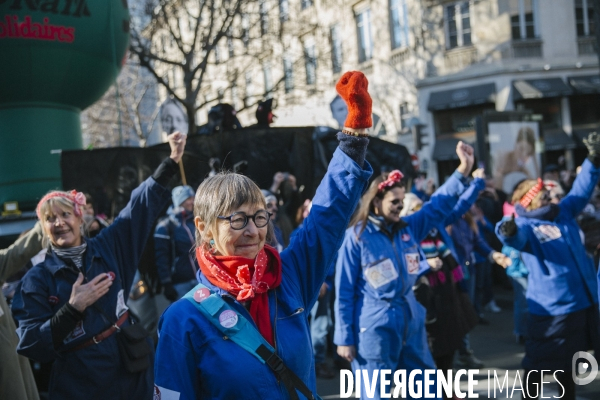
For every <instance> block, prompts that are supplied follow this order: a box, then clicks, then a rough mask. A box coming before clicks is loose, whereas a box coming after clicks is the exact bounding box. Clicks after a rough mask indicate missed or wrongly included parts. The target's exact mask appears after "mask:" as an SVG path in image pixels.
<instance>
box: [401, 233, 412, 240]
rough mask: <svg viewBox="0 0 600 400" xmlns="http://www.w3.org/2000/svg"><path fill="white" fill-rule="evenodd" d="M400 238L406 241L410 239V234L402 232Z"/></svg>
mask: <svg viewBox="0 0 600 400" xmlns="http://www.w3.org/2000/svg"><path fill="white" fill-rule="evenodd" d="M402 240H403V241H404V242H408V241H409V240H410V235H409V234H408V233H404V234H403V235H402Z"/></svg>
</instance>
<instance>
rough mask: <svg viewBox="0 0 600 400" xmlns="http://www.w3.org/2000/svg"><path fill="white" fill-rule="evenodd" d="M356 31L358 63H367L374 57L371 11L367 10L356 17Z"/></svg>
mask: <svg viewBox="0 0 600 400" xmlns="http://www.w3.org/2000/svg"><path fill="white" fill-rule="evenodd" d="M356 31H357V33H358V62H365V61H367V60H370V59H371V58H372V57H373V40H372V37H371V10H370V9H368V8H367V9H366V10H364V11H362V12H360V13H359V14H357V15H356Z"/></svg>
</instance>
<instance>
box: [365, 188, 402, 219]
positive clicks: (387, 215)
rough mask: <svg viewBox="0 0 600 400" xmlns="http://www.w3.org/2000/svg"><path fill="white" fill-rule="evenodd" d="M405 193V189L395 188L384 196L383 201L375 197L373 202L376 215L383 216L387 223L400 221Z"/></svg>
mask: <svg viewBox="0 0 600 400" xmlns="http://www.w3.org/2000/svg"><path fill="white" fill-rule="evenodd" d="M404 192H405V189H404V188H399V187H395V188H393V189H391V190H388V191H387V192H386V193H385V195H384V196H383V199H379V198H377V197H375V199H374V200H373V206H374V207H375V214H377V215H379V216H382V217H383V218H384V219H385V221H386V222H387V223H393V222H398V221H400V211H401V210H402V201H403V200H404Z"/></svg>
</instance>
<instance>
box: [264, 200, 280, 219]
mask: <svg viewBox="0 0 600 400" xmlns="http://www.w3.org/2000/svg"><path fill="white" fill-rule="evenodd" d="M267 211H268V212H270V213H271V214H273V215H272V216H271V219H272V220H273V221H277V211H279V208H277V200H270V201H268V202H267Z"/></svg>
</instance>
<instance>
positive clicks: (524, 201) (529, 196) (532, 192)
mask: <svg viewBox="0 0 600 400" xmlns="http://www.w3.org/2000/svg"><path fill="white" fill-rule="evenodd" d="M543 188H544V181H542V179H541V178H538V180H537V184H536V185H535V186H534V187H532V188H531V189H529V191H528V192H527V193H525V195H524V196H523V197H521V200H519V203H520V204H521V205H522V206H523V208H527V207H529V205H530V204H531V202H532V201H533V199H534V197H535V196H537V195H538V193H539V192H540V191H541V190H542V189H543Z"/></svg>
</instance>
